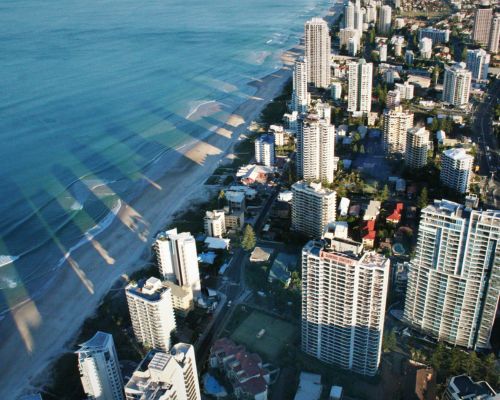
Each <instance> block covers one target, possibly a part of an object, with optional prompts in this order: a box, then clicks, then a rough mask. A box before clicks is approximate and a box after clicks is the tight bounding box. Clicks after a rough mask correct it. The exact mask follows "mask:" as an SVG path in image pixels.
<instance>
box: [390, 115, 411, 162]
mask: <svg viewBox="0 0 500 400" xmlns="http://www.w3.org/2000/svg"><path fill="white" fill-rule="evenodd" d="M383 124H384V128H383V144H384V150H385V152H386V153H388V154H395V153H399V154H402V155H404V154H405V152H406V135H407V132H408V129H411V128H413V113H411V112H409V111H403V108H402V107H397V108H395V109H394V110H384V116H383Z"/></svg>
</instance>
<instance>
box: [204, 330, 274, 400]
mask: <svg viewBox="0 0 500 400" xmlns="http://www.w3.org/2000/svg"><path fill="white" fill-rule="evenodd" d="M209 363H210V366H211V367H212V368H218V369H219V370H220V371H222V372H223V373H224V374H225V375H226V377H227V378H228V379H229V381H230V382H231V385H232V386H233V390H234V394H235V396H236V398H238V399H252V400H267V392H268V384H269V381H270V374H269V371H268V370H266V369H265V368H264V367H263V363H262V359H261V358H260V356H259V355H258V354H255V353H249V352H247V351H246V349H245V346H241V345H237V344H235V343H234V342H233V341H232V340H230V339H228V338H221V339H218V340H216V341H215V343H214V345H213V346H212V348H211V349H210V356H209Z"/></svg>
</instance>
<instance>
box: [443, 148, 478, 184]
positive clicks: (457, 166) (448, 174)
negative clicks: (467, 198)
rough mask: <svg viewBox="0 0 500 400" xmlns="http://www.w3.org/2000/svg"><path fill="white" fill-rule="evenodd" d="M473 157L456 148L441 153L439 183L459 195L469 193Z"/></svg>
mask: <svg viewBox="0 0 500 400" xmlns="http://www.w3.org/2000/svg"><path fill="white" fill-rule="evenodd" d="M473 162H474V157H473V156H471V155H470V154H467V152H466V151H465V149H463V148H456V149H449V150H445V151H443V154H442V156H441V173H440V180H441V182H442V183H443V184H444V185H445V186H447V187H449V188H451V189H454V190H456V191H457V192H459V193H467V192H468V191H469V184H470V178H471V174H472V164H473Z"/></svg>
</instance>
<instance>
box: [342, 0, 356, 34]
mask: <svg viewBox="0 0 500 400" xmlns="http://www.w3.org/2000/svg"><path fill="white" fill-rule="evenodd" d="M354 10H355V6H354V4H353V3H352V2H350V1H349V2H348V4H347V5H346V6H344V28H347V29H349V28H352V29H354Z"/></svg>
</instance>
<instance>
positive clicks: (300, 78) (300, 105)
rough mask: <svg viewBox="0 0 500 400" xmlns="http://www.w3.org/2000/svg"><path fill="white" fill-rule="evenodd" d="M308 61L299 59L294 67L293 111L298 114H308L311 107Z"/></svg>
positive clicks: (303, 58) (302, 58)
mask: <svg viewBox="0 0 500 400" xmlns="http://www.w3.org/2000/svg"><path fill="white" fill-rule="evenodd" d="M307 71H308V66H307V59H306V58H305V57H299V58H297V59H296V60H295V64H294V66H293V92H292V111H297V112H298V113H305V112H307V107H308V106H309V101H310V99H309V97H310V96H309V93H308V91H307Z"/></svg>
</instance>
